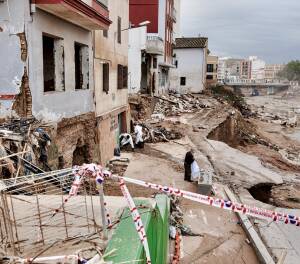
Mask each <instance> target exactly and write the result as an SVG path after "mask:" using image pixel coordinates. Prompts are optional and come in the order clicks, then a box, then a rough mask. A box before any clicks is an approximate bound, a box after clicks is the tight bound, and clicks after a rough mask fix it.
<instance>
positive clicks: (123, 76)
mask: <svg viewBox="0 0 300 264" xmlns="http://www.w3.org/2000/svg"><path fill="white" fill-rule="evenodd" d="M127 83H128V67H127V66H123V65H121V64H118V89H123V88H127V86H128V85H127Z"/></svg>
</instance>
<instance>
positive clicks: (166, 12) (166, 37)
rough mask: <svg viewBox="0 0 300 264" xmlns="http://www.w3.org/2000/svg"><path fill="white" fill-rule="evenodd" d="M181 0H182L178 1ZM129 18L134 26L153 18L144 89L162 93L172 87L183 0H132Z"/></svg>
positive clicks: (149, 34) (149, 28)
mask: <svg viewBox="0 0 300 264" xmlns="http://www.w3.org/2000/svg"><path fill="white" fill-rule="evenodd" d="M174 1H178V2H176V3H175V2H174ZM129 2H130V8H129V19H130V23H131V25H132V26H133V27H136V26H139V25H140V24H141V23H143V22H145V21H149V22H150V24H149V25H148V26H147V41H146V50H145V52H144V53H143V57H142V77H141V87H140V89H141V92H142V93H147V94H162V93H165V92H167V91H168V89H169V86H170V76H169V72H170V68H172V67H174V65H173V45H174V43H175V38H174V25H175V23H176V22H177V21H178V20H179V14H180V13H179V12H178V15H177V10H176V9H175V4H176V6H180V2H179V0H143V1H139V0H130V1H129Z"/></svg>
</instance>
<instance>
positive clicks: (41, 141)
mask: <svg viewBox="0 0 300 264" xmlns="http://www.w3.org/2000/svg"><path fill="white" fill-rule="evenodd" d="M50 143H51V138H50V136H49V135H48V134H47V133H46V131H45V130H44V129H43V128H41V127H40V123H39V122H38V121H37V120H36V119H34V118H28V119H26V118H22V119H8V120H5V122H3V123H2V124H1V125H0V152H1V153H0V156H1V158H2V160H1V161H0V163H1V165H2V166H1V167H0V172H1V173H0V174H1V178H11V177H17V176H19V175H29V174H31V173H41V172H44V171H50V170H51V169H50V168H49V166H48V161H47V160H48V153H47V148H48V146H49V145H50ZM34 164H37V165H34ZM39 166H40V167H41V168H42V169H40V168H39Z"/></svg>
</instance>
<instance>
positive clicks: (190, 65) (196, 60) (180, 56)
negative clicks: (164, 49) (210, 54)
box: [170, 49, 206, 93]
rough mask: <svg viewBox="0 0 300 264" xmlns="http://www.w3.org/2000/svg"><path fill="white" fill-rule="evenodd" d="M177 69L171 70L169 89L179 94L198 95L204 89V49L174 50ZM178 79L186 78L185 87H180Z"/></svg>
mask: <svg viewBox="0 0 300 264" xmlns="http://www.w3.org/2000/svg"><path fill="white" fill-rule="evenodd" d="M174 53H176V59H177V60H178V68H177V71H176V70H171V71H170V74H171V77H170V80H171V89H172V90H175V91H177V92H179V93H189V92H191V93H199V92H201V91H203V89H204V88H205V86H204V85H205V78H206V76H205V74H206V52H205V49H175V50H174ZM180 77H186V85H185V86H181V85H180Z"/></svg>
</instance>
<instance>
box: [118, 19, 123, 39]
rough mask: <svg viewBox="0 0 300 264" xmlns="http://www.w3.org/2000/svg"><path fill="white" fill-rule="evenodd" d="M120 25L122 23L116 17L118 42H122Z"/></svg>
mask: <svg viewBox="0 0 300 264" xmlns="http://www.w3.org/2000/svg"><path fill="white" fill-rule="evenodd" d="M121 25H122V21H121V18H120V17H118V43H120V44H121V42H122V38H121V33H122V29H121Z"/></svg>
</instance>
